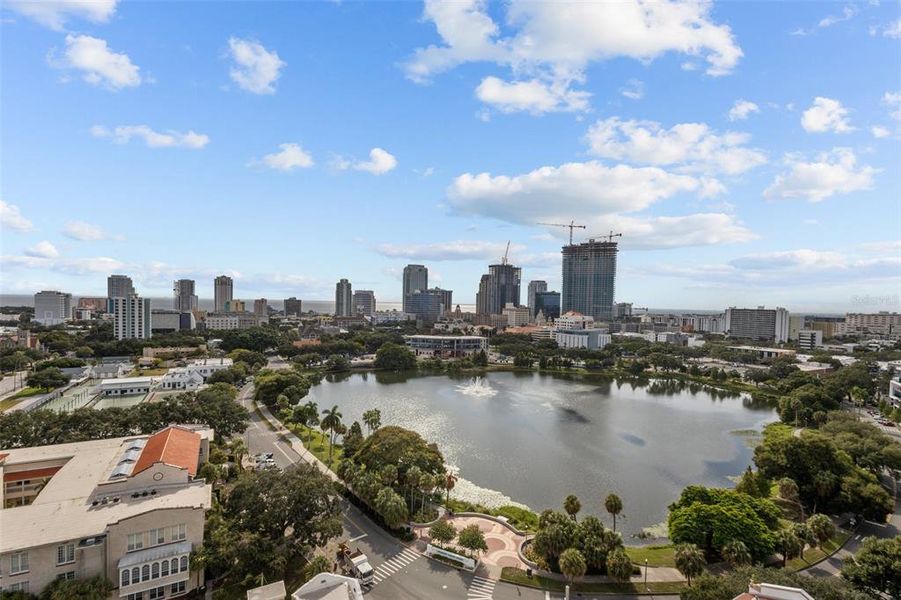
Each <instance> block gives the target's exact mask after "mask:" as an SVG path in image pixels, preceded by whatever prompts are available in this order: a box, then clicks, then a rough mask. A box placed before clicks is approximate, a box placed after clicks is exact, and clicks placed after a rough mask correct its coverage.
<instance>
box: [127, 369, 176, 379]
mask: <svg viewBox="0 0 901 600" xmlns="http://www.w3.org/2000/svg"><path fill="white" fill-rule="evenodd" d="M168 372H169V369H167V368H165V367H160V368H158V369H150V368H147V369H140V368H139V369H133V370H132V371H131V373H129V374H128V376H129V377H158V376H160V375H165V374H166V373H168Z"/></svg>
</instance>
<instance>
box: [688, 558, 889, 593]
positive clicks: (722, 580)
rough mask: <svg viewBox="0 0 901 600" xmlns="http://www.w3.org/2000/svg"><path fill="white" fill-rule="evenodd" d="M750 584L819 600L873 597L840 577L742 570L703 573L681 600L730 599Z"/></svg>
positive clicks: (764, 570)
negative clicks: (763, 584) (802, 592)
mask: <svg viewBox="0 0 901 600" xmlns="http://www.w3.org/2000/svg"><path fill="white" fill-rule="evenodd" d="M749 581H765V582H767V583H772V584H776V585H784V586H788V587H795V588H802V589H803V590H805V591H806V592H807V593H808V594H810V595H811V596H812V597H813V598H816V599H817V600H872V599H873V596H872V595H870V594H865V593H862V592H858V591H856V590H854V589H853V588H852V587H851V586H850V585H849V584H848V583H847V582H845V581H842V580H841V579H839V578H837V577H823V578H819V577H810V576H808V575H804V574H796V573H791V572H789V571H786V570H784V569H767V568H763V567H751V566H747V567H739V568H737V569H735V570H733V571H726V572H725V573H718V574H715V575H714V574H706V573H705V574H703V575H701V576H700V577H698V578H697V579H696V580H694V581H693V585H692V587H690V588H685V589H683V590H682V591H681V592H680V598H681V600H727V599H731V598H735V597H738V596H740V595H741V594H743V593H745V592H747V591H748V582H749Z"/></svg>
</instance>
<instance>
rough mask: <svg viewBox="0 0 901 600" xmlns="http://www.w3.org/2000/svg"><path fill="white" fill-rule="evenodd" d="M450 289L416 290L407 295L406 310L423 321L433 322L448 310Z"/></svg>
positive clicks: (450, 296) (450, 297) (450, 295)
mask: <svg viewBox="0 0 901 600" xmlns="http://www.w3.org/2000/svg"><path fill="white" fill-rule="evenodd" d="M452 294H453V292H452V291H451V290H442V289H441V288H432V289H430V290H417V291H415V292H413V293H412V294H410V295H409V296H408V300H409V301H408V302H407V312H408V314H411V315H414V316H415V317H416V319H417V320H419V321H422V322H423V323H434V322H436V321H438V319H440V318H441V315H443V314H444V313H445V312H447V311H448V310H450V303H451V301H452Z"/></svg>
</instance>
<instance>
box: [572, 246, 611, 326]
mask: <svg viewBox="0 0 901 600" xmlns="http://www.w3.org/2000/svg"><path fill="white" fill-rule="evenodd" d="M616 253H617V245H616V242H613V241H598V240H594V239H590V240H588V241H587V242H583V243H581V244H570V245H568V246H563V292H562V294H561V298H560V303H561V307H560V309H561V312H563V313H565V312H568V311H575V312H579V313H582V314H583V315H590V316H592V317H594V318H595V319H596V320H599V321H610V320H612V319H613V291H614V285H615V283H616Z"/></svg>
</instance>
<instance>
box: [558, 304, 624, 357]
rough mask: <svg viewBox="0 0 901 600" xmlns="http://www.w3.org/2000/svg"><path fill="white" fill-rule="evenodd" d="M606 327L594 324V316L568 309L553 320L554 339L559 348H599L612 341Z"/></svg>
mask: <svg viewBox="0 0 901 600" xmlns="http://www.w3.org/2000/svg"><path fill="white" fill-rule="evenodd" d="M612 339H613V338H612V337H611V336H610V333H609V332H608V331H607V330H606V329H601V328H599V327H595V326H594V317H592V316H589V315H583V314H581V313H577V312H573V311H569V312H567V313H564V314H562V315H560V318H559V319H557V320H556V321H554V341H556V342H557V345H558V346H560V347H561V348H588V349H590V350H600V349H601V348H603V347H604V346H606V345H607V344H609V343H610V342H611V341H612Z"/></svg>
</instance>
